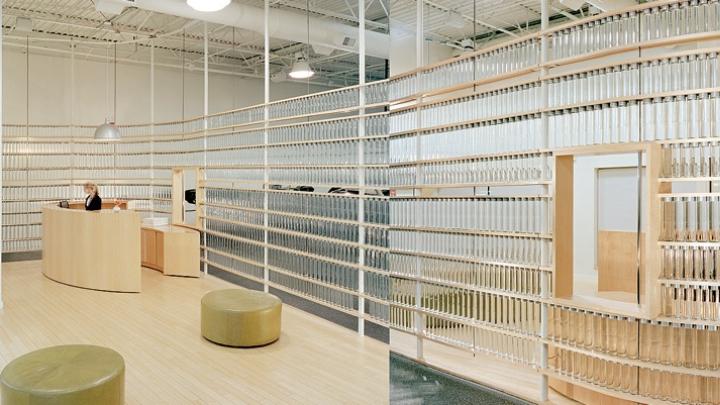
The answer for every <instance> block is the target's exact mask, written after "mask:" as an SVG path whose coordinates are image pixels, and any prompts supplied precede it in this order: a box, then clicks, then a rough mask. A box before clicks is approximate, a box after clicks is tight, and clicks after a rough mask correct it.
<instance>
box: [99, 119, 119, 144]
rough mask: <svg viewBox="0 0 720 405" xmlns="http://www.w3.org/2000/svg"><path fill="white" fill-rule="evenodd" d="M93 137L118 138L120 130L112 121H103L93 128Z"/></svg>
mask: <svg viewBox="0 0 720 405" xmlns="http://www.w3.org/2000/svg"><path fill="white" fill-rule="evenodd" d="M95 139H101V140H106V141H109V140H115V139H120V130H119V129H118V127H116V126H115V123H114V122H107V121H106V122H105V123H104V124H101V125H100V126H98V127H97V128H96V129H95Z"/></svg>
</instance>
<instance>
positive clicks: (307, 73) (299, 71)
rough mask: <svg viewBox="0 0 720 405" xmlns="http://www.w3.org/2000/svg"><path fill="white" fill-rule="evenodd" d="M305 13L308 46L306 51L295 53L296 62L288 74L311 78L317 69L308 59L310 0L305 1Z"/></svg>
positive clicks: (295, 77) (300, 77)
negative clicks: (314, 68)
mask: <svg viewBox="0 0 720 405" xmlns="http://www.w3.org/2000/svg"><path fill="white" fill-rule="evenodd" d="M305 13H306V17H307V48H306V53H303V52H298V53H296V54H295V63H293V66H292V69H291V70H290V73H288V76H290V77H292V78H293V79H309V78H311V77H313V76H314V75H315V71H314V70H312V68H311V67H310V63H309V62H308V59H309V57H310V49H311V48H310V0H307V1H306V2H305Z"/></svg>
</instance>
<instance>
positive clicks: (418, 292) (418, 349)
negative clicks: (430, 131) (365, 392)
mask: <svg viewBox="0 0 720 405" xmlns="http://www.w3.org/2000/svg"><path fill="white" fill-rule="evenodd" d="M424 3H425V2H424V1H418V2H417V3H416V7H415V20H416V32H415V67H416V68H420V67H421V66H422V65H423V64H424V62H425V57H424V54H423V50H424V46H425V24H424V21H423V15H424V14H425V12H424V7H423V6H424ZM415 85H416V90H417V93H418V94H421V89H422V85H423V84H422V72H420V71H419V70H418V71H417V73H416V78H415ZM415 102H416V104H417V106H418V107H417V109H416V112H415V114H416V123H417V127H416V128H421V127H422V114H421V109H420V104H421V103H422V96H418V99H417V100H415ZM415 142H416V144H415V146H416V148H415V151H416V157H415V158H416V160H421V158H422V151H421V149H420V145H421V144H420V136H419V132H417V133H416V135H415ZM421 171H422V167H421V166H420V165H418V167H417V170H416V171H415V182H416V183H419V181H420V180H421V179H422V175H421ZM416 192H417V191H416ZM415 205H416V206H419V204H415ZM419 215H420V212H419V208H416V209H415V218H416V220H417V218H418V217H419ZM415 245H416V246H419V233H418V232H415ZM420 264H421V263H420V257H419V256H417V257H416V258H415V276H416V281H415V313H414V318H415V334H416V336H415V338H416V345H415V357H417V359H418V360H423V359H424V357H425V354H424V351H425V348H424V339H423V335H424V333H425V323H424V317H423V315H422V314H421V313H420V309H421V307H422V305H421V304H422V284H421V283H420V281H419V280H420V277H421V275H422V274H421V271H420V270H421V269H420Z"/></svg>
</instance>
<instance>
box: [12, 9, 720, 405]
mask: <svg viewBox="0 0 720 405" xmlns="http://www.w3.org/2000/svg"><path fill="white" fill-rule="evenodd" d="M686 19H690V20H691V22H690V23H676V21H686ZM718 41H720V4H719V3H718V1H715V0H712V1H693V2H678V1H657V2H652V3H644V4H642V5H638V6H637V7H633V8H630V9H626V10H620V11H616V12H612V13H606V14H600V15H597V16H593V17H589V18H587V19H583V20H578V21H573V22H571V23H568V24H565V25H562V26H557V27H553V28H551V29H547V30H544V31H541V32H539V33H537V34H533V35H529V36H527V37H523V38H519V39H516V40H513V41H511V42H507V43H503V44H499V45H497V46H494V47H492V48H489V49H483V50H480V51H477V52H475V53H472V54H467V55H463V56H462V57H459V58H455V59H452V60H449V61H446V62H442V63H438V64H435V65H431V66H426V67H423V68H420V69H417V70H415V71H412V72H408V73H405V74H403V75H399V76H396V77H393V78H391V79H390V80H388V81H383V82H375V83H371V84H368V85H367V86H366V87H364V88H360V87H349V88H344V89H340V90H334V91H330V92H324V93H318V94H315V95H310V96H306V97H300V98H295V99H289V100H283V101H279V102H274V103H270V104H267V105H259V106H253V107H248V108H243V109H240V110H234V111H229V112H225V113H219V114H214V115H211V116H208V117H200V118H197V119H194V120H189V121H186V122H177V123H165V124H156V125H137V126H124V127H122V132H123V138H122V140H121V141H120V142H117V143H101V142H96V141H94V140H92V139H90V137H91V136H92V128H82V127H73V128H69V127H60V126H53V127H35V126H30V127H27V126H5V127H4V132H5V133H4V152H5V155H4V169H5V171H4V173H3V176H4V177H3V179H4V184H3V192H4V194H3V199H4V211H5V212H6V213H8V214H9V215H4V218H5V222H4V223H3V238H4V239H5V241H6V242H5V243H4V245H5V247H6V250H8V251H17V250H38V249H40V246H39V239H38V238H39V232H40V229H39V227H40V225H39V222H40V221H39V217H38V216H37V212H36V211H37V210H38V209H37V206H38V204H41V203H45V202H46V201H51V200H58V199H62V198H67V197H68V196H78V195H80V187H81V183H82V182H83V181H84V180H86V179H94V180H97V179H102V180H100V181H99V182H100V183H101V186H102V187H104V190H107V191H105V192H104V193H105V195H106V196H108V197H111V198H112V197H115V196H117V197H121V198H128V197H129V196H130V197H132V198H134V199H137V200H141V201H145V202H146V203H145V204H141V206H140V208H141V209H146V210H147V211H148V212H153V213H156V214H163V213H166V212H167V211H169V210H170V201H169V198H170V184H169V181H170V170H171V169H172V168H173V167H178V166H192V167H200V168H201V169H202V170H201V173H202V181H201V188H200V190H199V193H198V202H199V204H198V208H199V215H200V217H201V219H202V220H201V224H202V231H203V251H204V253H203V261H204V262H205V263H207V264H208V265H210V266H213V267H214V268H216V269H220V270H222V271H226V272H230V273H233V274H236V275H239V276H241V277H243V278H245V279H247V280H250V281H254V282H255V283H257V285H258V286H268V287H270V288H273V289H277V290H281V291H284V292H287V293H290V294H293V295H296V296H299V297H302V298H305V299H307V300H309V301H313V302H315V303H317V304H320V305H323V306H326V307H328V308H332V309H334V310H337V311H339V312H342V313H345V314H348V315H350V316H353V317H355V318H358V319H359V320H361V322H360V324H362V323H363V321H365V322H370V323H374V324H378V325H382V326H388V327H390V328H391V329H393V330H396V331H401V332H404V333H406V334H410V335H412V336H414V337H416V338H417V339H420V340H429V341H433V342H438V343H441V344H443V345H445V346H450V347H453V348H456V349H459V350H461V351H464V352H466V353H467V355H468V357H471V356H473V355H475V354H485V355H490V356H495V357H498V358H501V359H506V360H508V361H509V363H507V364H508V367H523V368H529V369H532V370H536V371H539V372H540V373H541V374H543V375H546V376H548V377H550V378H551V385H552V386H554V387H556V388H557V389H559V390H561V391H563V392H565V393H568V395H569V391H567V390H563V387H567V384H571V385H573V386H575V387H579V388H581V389H584V390H587V391H590V392H594V393H598V394H601V395H605V396H610V397H614V398H617V399H621V400H627V401H634V402H643V403H647V402H653V403H655V402H674V403H677V402H682V403H715V404H717V403H720V388H718V387H720V381H718V378H720V358H719V357H718V355H717V353H718V350H717V348H718V346H719V345H720V332H718V325H720V309H719V308H720V276H718V274H720V271H719V270H718V267H717V266H718V265H717V263H720V259H718V258H720V255H718V254H717V252H719V251H720V249H719V247H720V245H716V244H717V243H718V242H717V241H718V240H720V237H718V235H720V234H719V233H718V232H720V222H717V221H716V219H717V218H720V215H718V213H719V212H720V211H718V210H719V209H720V208H718V204H720V203H718V201H720V194H719V193H717V192H715V191H708V192H703V193H692V194H688V193H678V192H673V185H674V184H675V183H681V182H682V183H698V184H699V183H708V182H713V181H717V180H718V179H720V174H719V173H720V168H718V167H716V166H717V162H718V161H720V66H718V63H719V62H720V61H719V60H718V59H719V57H718V54H719V53H720V47H719V46H718ZM638 150H646V151H650V152H651V154H652V155H653V159H654V160H653V162H654V163H653V165H655V166H653V167H656V170H655V171H654V172H653V175H654V176H655V177H654V179H655V181H654V182H653V184H652V185H651V187H650V188H651V189H652V192H654V193H655V194H654V195H656V196H657V204H655V205H653V206H655V207H656V208H657V210H654V211H652V215H653V216H652V217H651V218H649V221H648V222H647V224H648V226H649V227H651V228H652V229H654V230H656V231H657V232H656V233H653V235H656V237H655V240H652V239H650V237H648V241H647V244H646V246H647V249H646V252H645V254H646V255H650V256H648V257H649V258H650V259H651V260H648V261H646V267H647V268H645V273H644V274H645V275H646V276H645V279H644V280H643V297H642V302H641V304H640V305H639V306H637V307H636V308H634V309H632V310H625V309H617V308H615V307H611V306H605V307H604V306H602V305H591V304H588V303H586V302H579V301H577V300H574V299H573V297H572V296H568V294H567V285H566V284H567V283H566V280H564V279H563V278H564V277H565V275H566V272H567V269H566V268H564V266H565V265H564V263H565V262H567V260H564V259H566V258H565V257H564V256H563V253H562V249H559V247H561V245H562V243H563V241H562V240H559V239H558V238H559V236H558V235H557V234H556V231H557V229H558V226H559V225H558V223H557V221H556V220H555V219H557V218H554V215H553V212H554V209H555V208H556V206H557V204H558V203H559V201H558V195H561V194H558V193H562V190H560V191H558V187H557V186H558V185H559V183H558V179H561V178H562V176H559V175H558V173H557V171H556V167H557V164H558V162H560V161H562V159H561V157H563V156H572V155H573V154H574V153H595V152H597V153H612V152H622V151H635V152H636V151H638ZM650 152H649V153H650ZM110 160H112V162H113V163H112V164H110V163H109V161H110ZM148 162H149V164H148ZM277 186H281V187H277ZM295 186H313V187H314V188H315V191H314V192H312V193H309V192H301V191H293V190H288V189H287V187H295ZM331 187H344V188H349V189H353V190H357V191H358V194H352V193H345V194H334V193H328V191H329V190H330V188H331ZM385 189H389V190H391V193H390V197H386V196H383V195H382V194H378V192H377V191H378V190H385ZM678 210H682V211H678ZM677 212H692V213H693V214H692V215H693V216H692V218H690V217H688V216H687V215H679V216H677V217H676V216H675V213H677ZM670 218H679V219H678V220H679V221H680V222H679V223H673V221H670V220H669V219H670ZM688 218H690V219H688ZM699 224H703V225H702V226H701V225H699ZM678 229H680V231H678ZM648 235H649V236H651V234H650V233H648ZM681 265H682V266H681ZM511 363H512V365H511ZM451 371H455V372H456V373H458V374H463V371H462V370H451ZM563 384H565V385H563Z"/></svg>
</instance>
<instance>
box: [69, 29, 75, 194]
mask: <svg viewBox="0 0 720 405" xmlns="http://www.w3.org/2000/svg"><path fill="white" fill-rule="evenodd" d="M74 138H75V40H74V38H70V147H71V148H73V146H74V145H75V141H74ZM71 150H72V149H71ZM70 162H71V164H70V182H69V183H68V197H70V196H72V189H73V183H74V182H75V164H76V162H75V154H74V153H73V154H71V155H70ZM68 199H69V198H68Z"/></svg>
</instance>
